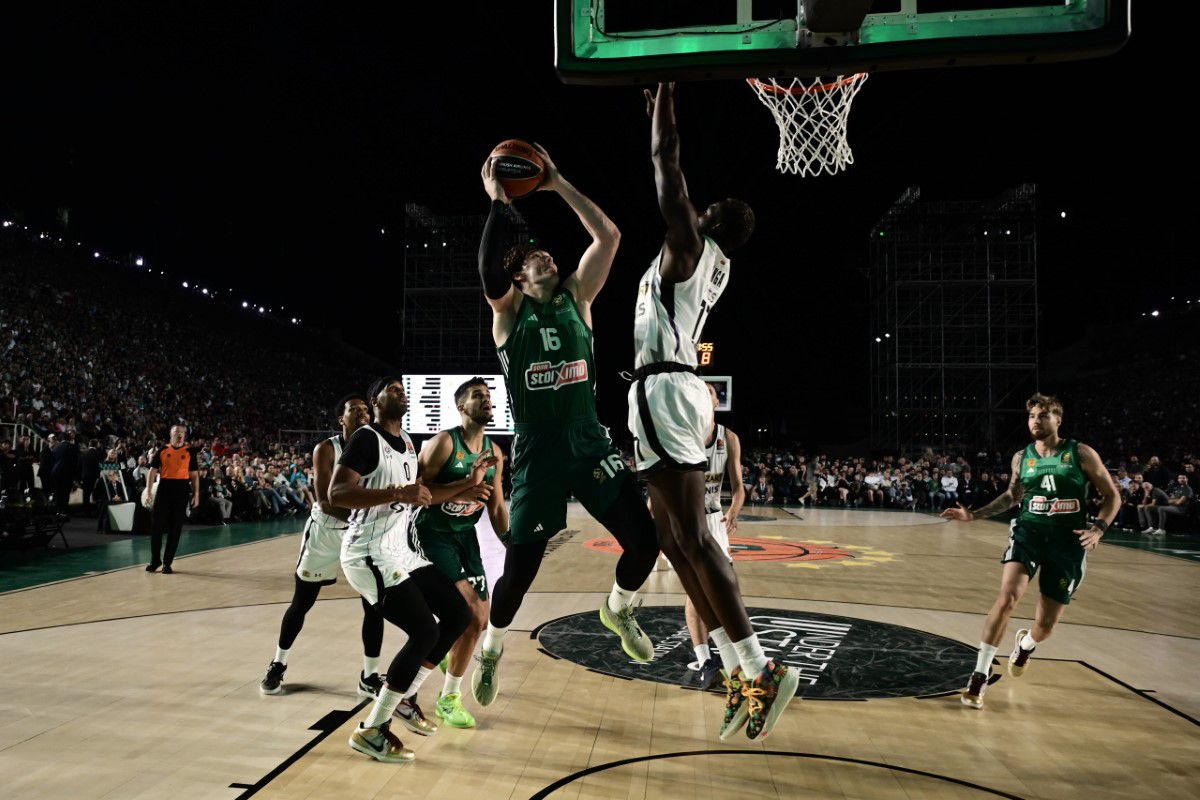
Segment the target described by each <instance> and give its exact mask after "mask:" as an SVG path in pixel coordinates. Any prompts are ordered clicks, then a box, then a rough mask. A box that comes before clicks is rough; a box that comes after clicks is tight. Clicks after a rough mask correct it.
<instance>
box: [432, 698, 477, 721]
mask: <svg viewBox="0 0 1200 800" xmlns="http://www.w3.org/2000/svg"><path fill="white" fill-rule="evenodd" d="M435 713H436V714H437V716H438V719H440V720H442V721H443V722H445V723H446V724H447V725H449V726H450V727H451V728H474V727H475V717H473V716H471V712H470V711H467V709H465V708H463V704H462V694H461V693H460V692H452V693H451V694H447V695H443V696H442V697H439V698H438V701H437V708H436V709H435Z"/></svg>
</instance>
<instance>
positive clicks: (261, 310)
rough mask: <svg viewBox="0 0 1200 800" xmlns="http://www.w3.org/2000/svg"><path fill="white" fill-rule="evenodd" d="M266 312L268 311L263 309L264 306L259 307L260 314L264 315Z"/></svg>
mask: <svg viewBox="0 0 1200 800" xmlns="http://www.w3.org/2000/svg"><path fill="white" fill-rule="evenodd" d="M264 311H266V309H265V308H263V307H262V306H259V307H258V313H260V314H261V313H263V312H264Z"/></svg>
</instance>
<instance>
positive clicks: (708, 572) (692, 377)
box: [629, 83, 799, 739]
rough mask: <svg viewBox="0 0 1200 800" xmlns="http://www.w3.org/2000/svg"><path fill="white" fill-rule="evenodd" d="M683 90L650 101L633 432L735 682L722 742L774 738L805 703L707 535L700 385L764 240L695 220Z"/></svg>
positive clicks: (737, 222)
mask: <svg viewBox="0 0 1200 800" xmlns="http://www.w3.org/2000/svg"><path fill="white" fill-rule="evenodd" d="M673 92H674V84H669V83H660V84H659V85H658V92H657V94H653V93H651V92H650V91H648V90H647V91H646V93H645V95H646V111H647V113H648V114H649V115H650V119H651V120H652V125H651V138H650V148H651V156H652V160H653V162H654V182H655V185H656V186H657V189H658V207H659V210H660V211H661V212H662V215H663V218H664V219H665V220H666V222H667V234H666V239H665V240H664V242H663V246H662V249H661V250H660V251H659V254H658V256H657V257H656V258H655V259H654V261H653V263H651V265H650V268H649V269H648V270H646V273H645V275H643V276H642V280H641V283H640V285H639V287H638V297H637V306H636V309H635V311H634V323H633V324H634V334H633V335H634V352H635V361H634V367H635V369H634V383H633V386H632V387H630V390H629V430H630V431H631V432H632V433H633V436H634V440H633V445H634V457H635V458H636V459H637V468H638V471H639V472H641V473H642V474H643V475H644V476H645V478H646V482H647V483H648V484H649V486H650V498H651V500H652V502H653V507H654V521H655V524H656V525H657V527H658V541H659V545H660V546H661V547H662V549H663V552H665V553H666V554H667V557H668V558H669V559H670V560H671V565H672V566H673V567H674V568H675V574H676V575H678V576H679V581H680V583H682V584H683V586H684V589H685V590H686V591H687V595H688V597H689V598H691V600H692V603H693V604H694V605H695V610H696V614H697V615H698V616H699V617H700V619H701V620H703V622H704V624H705V625H706V626H707V627H708V628H709V629H710V632H711V633H710V635H711V636H712V638H713V641H714V642H716V643H717V648H718V650H719V651H720V654H721V661H722V663H723V664H724V665H725V669H726V674H727V678H726V681H725V687H726V707H725V719H724V722H723V724H722V725H721V730H720V734H719V735H720V738H721V739H727V738H729V737H730V736H732V735H733V734H734V733H736V732H737V731H738V730H740V729H741V728H742V726H743V725H745V726H746V735H747V736H749V737H750V738H751V739H756V738H759V737H762V736H766V735H767V734H768V733H770V731H771V729H772V728H773V727H774V726H775V723H776V722H777V721H778V719H779V716H780V715H781V714H782V713H783V710H784V709H785V708H787V705H788V703H790V702H791V700H792V697H793V696H795V694H796V688H797V685H798V683H799V679H798V676H797V674H796V670H794V669H789V668H788V667H787V666H786V665H784V664H782V663H779V662H777V661H772V660H770V659H768V658H767V656H766V655H765V654H764V653H763V649H762V645H761V644H759V641H758V636H757V635H756V634H755V633H754V629H753V627H751V624H750V617H749V616H748V615H747V614H746V607H745V604H744V603H743V602H742V595H741V590H740V588H739V587H738V581H737V576H736V575H735V574H734V572H733V565H732V564H731V563H730V561H729V555H728V553H726V552H724V551H723V550H722V549H721V546H720V545H719V544H718V543H717V541H716V539H715V538H713V537H712V536H710V535H709V533H708V522H707V521H706V516H707V515H706V510H705V509H706V506H705V500H704V497H705V481H704V473H705V468H706V467H707V465H708V459H707V456H706V453H705V446H704V445H705V440H706V439H707V438H708V435H709V430H710V429H711V427H712V424H713V405H712V400H711V398H710V396H709V395H708V392H707V390H706V389H705V387H704V382H703V381H702V380H700V377H699V375H697V374H696V343H697V341H698V340H699V337H700V334H701V332H702V331H703V329H704V322H705V320H706V319H707V318H708V314H709V312H710V311H711V310H712V307H713V305H714V304H715V303H716V302H717V300H718V299H720V297H721V294H722V292H724V291H725V284H726V283H727V282H728V280H729V267H730V263H729V258H728V257H727V254H728V253H730V252H732V251H733V250H735V249H737V248H738V247H740V246H741V245H742V244H744V243H745V241H746V240H747V239H748V238H749V237H750V234H751V233H752V232H753V230H754V212H753V211H751V210H750V207H749V206H747V205H746V204H745V203H743V202H742V201H740V200H733V199H727V200H722V201H721V202H720V203H714V204H713V205H711V206H709V207H708V208H707V209H705V211H704V213H703V214H697V213H696V209H695V208H694V207H693V206H692V201H691V199H689V197H688V191H687V182H686V181H685V180H684V177H683V171H682V170H681V169H680V166H679V131H678V129H677V128H676V126H675V106H674V99H673V97H672V95H673Z"/></svg>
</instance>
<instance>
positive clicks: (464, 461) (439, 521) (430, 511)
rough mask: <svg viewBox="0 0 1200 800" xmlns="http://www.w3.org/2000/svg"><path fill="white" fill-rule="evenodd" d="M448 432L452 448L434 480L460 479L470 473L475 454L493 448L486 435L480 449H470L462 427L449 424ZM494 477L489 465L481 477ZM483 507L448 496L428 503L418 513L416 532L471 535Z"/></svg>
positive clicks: (481, 453)
mask: <svg viewBox="0 0 1200 800" xmlns="http://www.w3.org/2000/svg"><path fill="white" fill-rule="evenodd" d="M447 433H449V434H450V438H451V439H452V440H453V442H454V449H453V450H452V451H451V452H450V457H449V458H448V459H446V463H445V464H443V465H442V468H441V470H440V471H439V472H438V474H437V477H436V478H434V479H433V482H434V483H454V482H455V481H461V480H462V479H463V478H465V477H467V476H468V475H470V474H471V470H472V469H474V467H475V460H476V459H477V458H479V457H480V456H483V455H490V454H491V452H492V440H491V439H489V438H488V437H487V436H484V437H483V446H482V447H481V448H480V449H479V452H478V453H472V452H471V449H470V448H469V447H467V443H466V442H465V441H463V436H462V433H463V431H462V428H452V429H451V430H449V431H447ZM495 477H496V468H495V467H491V468H490V469H488V471H487V473H486V474H485V475H484V480H485V481H487V482H488V483H491V482H492V479H493V478H495ZM483 509H484V504H483V503H480V502H477V501H471V502H466V501H463V500H448V501H446V502H445V503H442V504H441V505H438V506H430V507H429V508H426V509H424V510H423V511H422V512H421V513H420V514H419V515H418V516H417V532H418V533H419V534H421V535H425V534H430V533H452V534H470V535H471V536H474V535H475V523H476V522H478V521H479V517H480V515H482V514H483Z"/></svg>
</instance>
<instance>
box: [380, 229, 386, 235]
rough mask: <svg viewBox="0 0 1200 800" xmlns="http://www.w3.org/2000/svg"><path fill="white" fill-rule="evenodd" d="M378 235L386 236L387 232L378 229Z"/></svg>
mask: <svg viewBox="0 0 1200 800" xmlns="http://www.w3.org/2000/svg"><path fill="white" fill-rule="evenodd" d="M379 235H380V236H386V235H387V231H386V230H384V229H383V228H380V229H379Z"/></svg>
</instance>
